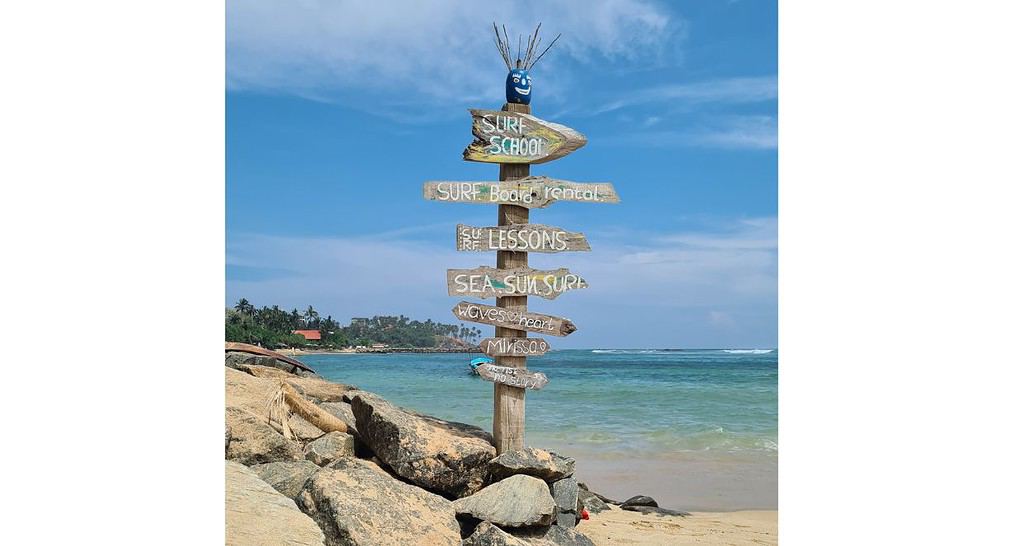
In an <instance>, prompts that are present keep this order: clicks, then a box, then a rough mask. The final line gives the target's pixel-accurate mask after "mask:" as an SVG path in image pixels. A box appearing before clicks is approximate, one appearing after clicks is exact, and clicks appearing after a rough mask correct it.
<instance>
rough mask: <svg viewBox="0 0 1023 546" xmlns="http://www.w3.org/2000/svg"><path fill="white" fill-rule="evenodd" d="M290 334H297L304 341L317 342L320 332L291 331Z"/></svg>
mask: <svg viewBox="0 0 1023 546" xmlns="http://www.w3.org/2000/svg"><path fill="white" fill-rule="evenodd" d="M291 333H293V334H298V335H300V336H302V337H304V338H305V340H306V341H319V340H320V331H319V330H295V331H293V332H291Z"/></svg>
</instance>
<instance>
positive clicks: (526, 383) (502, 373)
mask: <svg viewBox="0 0 1023 546" xmlns="http://www.w3.org/2000/svg"><path fill="white" fill-rule="evenodd" d="M476 369H477V370H479V372H480V377H482V378H483V379H486V380H487V381H493V382H494V383H501V384H502V385H508V386H511V387H518V388H520V389H533V390H540V389H542V388H544V386H546V385H547V376H546V375H545V374H543V373H541V372H531V371H529V370H527V369H525V368H512V367H511V366H498V365H496V364H483V365H482V366H479V367H478V368H476Z"/></svg>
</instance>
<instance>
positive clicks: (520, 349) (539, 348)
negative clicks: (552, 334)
mask: <svg viewBox="0 0 1023 546" xmlns="http://www.w3.org/2000/svg"><path fill="white" fill-rule="evenodd" d="M550 348H551V346H550V344H549V343H547V341H546V340H544V339H543V338H540V337H485V338H483V339H481V340H480V349H481V350H482V351H483V354H485V355H487V356H543V355H545V354H547V350H548V349H550Z"/></svg>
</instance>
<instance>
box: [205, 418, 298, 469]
mask: <svg viewBox="0 0 1023 546" xmlns="http://www.w3.org/2000/svg"><path fill="white" fill-rule="evenodd" d="M224 415H225V418H226V420H227V425H228V426H229V427H231V441H230V442H229V443H228V444H227V455H226V456H227V459H229V460H232V461H237V462H239V463H242V464H245V465H254V464H260V463H272V462H274V461H300V460H302V447H301V446H300V445H299V444H298V443H297V442H293V441H291V440H288V439H286V438H285V437H284V436H282V435H281V434H280V433H279V432H277V431H276V430H274V429H273V427H271V426H270V425H268V424H266V421H265V420H263V419H260V418H259V417H257V416H256V415H255V414H253V413H252V412H250V411H248V410H245V409H242V408H235V407H230V408H226V409H225V410H224Z"/></svg>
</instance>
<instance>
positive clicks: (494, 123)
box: [462, 109, 586, 164]
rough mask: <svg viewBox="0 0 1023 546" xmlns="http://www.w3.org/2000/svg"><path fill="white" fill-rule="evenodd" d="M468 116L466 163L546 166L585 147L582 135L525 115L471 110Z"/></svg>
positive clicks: (463, 155)
mask: <svg viewBox="0 0 1023 546" xmlns="http://www.w3.org/2000/svg"><path fill="white" fill-rule="evenodd" d="M469 113H471V114H472V136H473V137H475V140H473V142H472V144H469V146H468V147H467V148H466V149H465V151H464V152H462V157H463V158H464V159H465V160H466V161H482V162H484V163H530V164H533V163H546V162H548V161H553V160H555V159H558V158H559V157H565V156H566V155H568V154H570V153H572V152H574V151H575V150H578V149H579V148H581V147H582V146H583V145H584V144H586V137H585V136H583V135H582V133H579V132H577V131H575V130H574V129H570V128H568V127H565V126H564V125H559V124H557V123H551V122H549V121H544V120H542V119H540V118H536V117H533V116H531V115H529V114H520V113H515V112H504V111H495V110H475V109H473V110H469Z"/></svg>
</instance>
